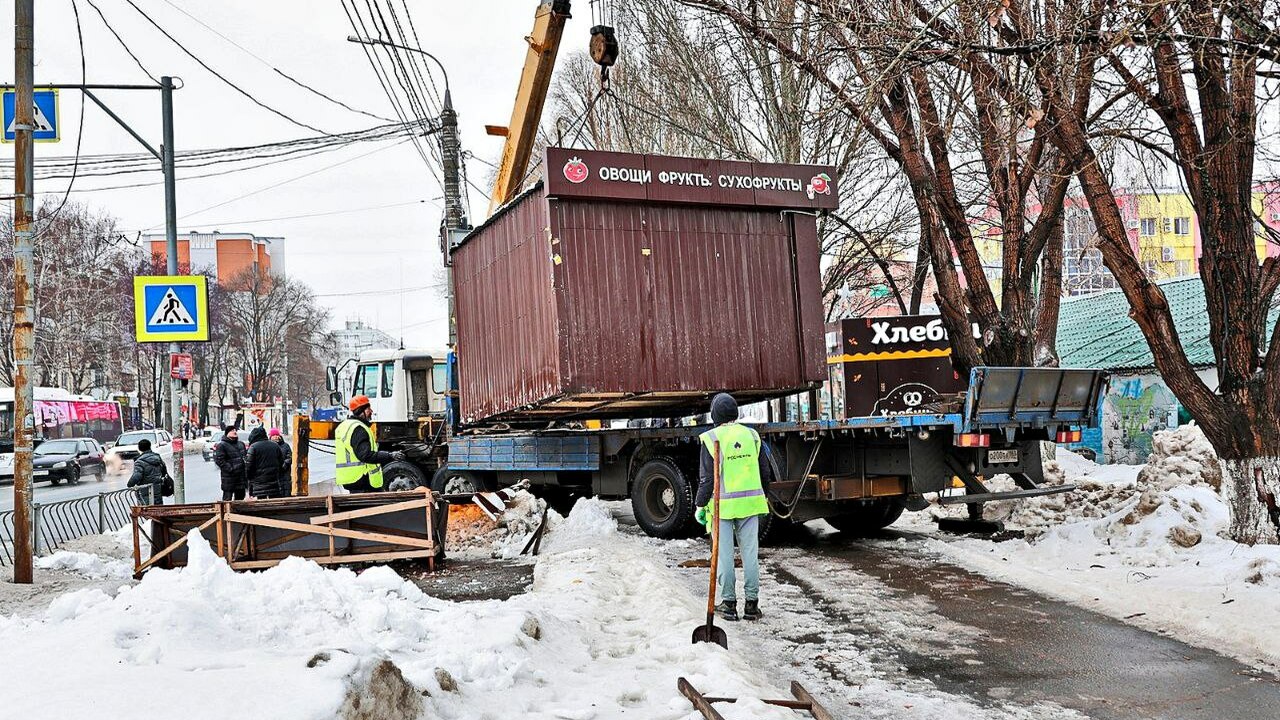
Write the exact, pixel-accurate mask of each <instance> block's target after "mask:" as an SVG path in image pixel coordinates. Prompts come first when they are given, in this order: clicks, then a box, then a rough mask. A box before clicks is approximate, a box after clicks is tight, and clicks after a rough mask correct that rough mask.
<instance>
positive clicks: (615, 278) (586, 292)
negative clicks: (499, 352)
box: [550, 200, 823, 394]
mask: <svg viewBox="0 0 1280 720" xmlns="http://www.w3.org/2000/svg"><path fill="white" fill-rule="evenodd" d="M550 206H551V212H550V215H551V225H552V231H553V233H555V235H556V236H557V237H558V238H559V239H560V241H561V242H560V245H559V253H560V256H561V257H562V259H563V261H562V263H561V264H559V265H558V266H556V267H555V269H554V273H555V278H556V289H557V292H558V301H559V316H560V318H561V325H560V333H561V355H560V357H561V360H560V362H561V368H562V371H563V374H564V377H565V380H566V390H567V391H568V392H570V393H573V394H591V393H635V392H693V393H705V392H707V391H714V390H719V389H729V390H779V389H786V388H800V387H803V386H805V385H806V384H807V383H808V382H810V381H820V380H821V379H822V378H823V362H822V348H821V342H822V332H821V322H822V318H821V308H820V303H819V302H818V297H817V296H818V285H817V281H818V278H817V277H816V270H817V264H816V260H817V245H816V237H815V236H813V235H810V238H811V243H804V242H801V243H800V245H802V246H803V245H808V244H811V245H812V248H811V250H812V252H808V250H809V249H810V248H808V247H806V248H804V250H803V251H802V252H801V254H802V255H807V256H811V257H803V258H801V261H800V262H794V261H793V258H794V257H795V254H794V253H795V252H796V250H800V249H801V248H798V247H793V243H792V230H791V224H792V222H793V220H795V219H798V220H799V222H800V223H801V224H804V223H809V224H812V221H813V219H812V218H811V217H809V216H803V215H801V216H795V215H784V214H780V213H778V212H776V211H759V210H751V209H741V208H731V207H724V206H719V207H706V208H703V207H692V206H674V205H664V206H652V205H636V204H625V203H618V202H608V201H574V200H552V201H551V203H550ZM810 261H812V262H810ZM809 266H812V267H809ZM804 270H809V271H812V272H810V273H807V274H812V275H814V277H811V278H810V277H803V274H798V272H800V271H804ZM804 295H813V303H811V304H810V303H806V302H804V301H803V300H802V299H801V298H802V297H803V296H804ZM806 333H808V334H809V336H810V337H806Z"/></svg>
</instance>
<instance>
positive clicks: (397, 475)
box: [382, 460, 431, 490]
mask: <svg viewBox="0 0 1280 720" xmlns="http://www.w3.org/2000/svg"><path fill="white" fill-rule="evenodd" d="M382 481H383V482H384V483H386V485H387V489H388V490H413V489H414V488H420V487H422V486H423V485H428V484H430V482H431V480H430V478H428V477H427V473H426V472H424V471H423V469H422V468H420V467H418V466H417V465H414V464H413V463H411V462H409V461H407V460H396V461H395V462H389V463H387V464H386V465H383V466H382Z"/></svg>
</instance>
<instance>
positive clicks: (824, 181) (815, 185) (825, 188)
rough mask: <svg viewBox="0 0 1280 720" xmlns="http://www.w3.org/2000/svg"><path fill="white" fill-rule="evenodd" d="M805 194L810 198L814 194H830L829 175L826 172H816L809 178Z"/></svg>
mask: <svg viewBox="0 0 1280 720" xmlns="http://www.w3.org/2000/svg"><path fill="white" fill-rule="evenodd" d="M804 191H805V194H806V195H808V196H809V199H810V200H812V199H813V197H814V196H815V195H830V194H831V176H830V175H828V174H826V173H818V174H817V175H814V176H813V177H812V178H810V179H809V186H808V187H806V188H805V190H804Z"/></svg>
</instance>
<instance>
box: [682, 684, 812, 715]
mask: <svg viewBox="0 0 1280 720" xmlns="http://www.w3.org/2000/svg"><path fill="white" fill-rule="evenodd" d="M676 688H677V689H679V690H680V694H681V695H684V696H685V697H687V698H689V702H691V703H693V707H694V709H696V710H697V711H698V712H700V713H702V717H704V718H706V719H707V720H724V716H723V715H721V714H720V713H719V712H717V711H716V709H715V708H714V707H712V703H721V702H723V703H733V702H737V701H738V698H730V697H710V696H707V695H703V694H702V693H700V692H698V689H697V688H695V687H694V686H693V685H692V684H690V682H689V681H688V680H685V679H684V678H680V679H678V680H677V681H676ZM791 694H792V695H793V696H795V699H794V700H764V699H762V700H761V701H760V702H762V703H764V704H766V705H776V706H778V707H784V708H790V709H792V710H803V711H805V712H808V713H809V714H810V715H811V716H813V717H814V718H817V720H835V716H834V715H832V714H831V713H830V711H828V710H827V709H826V708H825V707H823V706H822V705H820V704H819V703H818V701H817V700H814V699H813V696H812V695H810V694H809V691H808V690H805V689H804V686H802V685H801V684H800V683H798V682H796V681H794V680H792V681H791Z"/></svg>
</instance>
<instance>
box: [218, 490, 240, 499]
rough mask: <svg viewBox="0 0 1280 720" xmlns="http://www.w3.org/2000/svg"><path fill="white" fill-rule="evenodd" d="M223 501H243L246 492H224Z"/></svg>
mask: <svg viewBox="0 0 1280 720" xmlns="http://www.w3.org/2000/svg"><path fill="white" fill-rule="evenodd" d="M222 499H223V500H243V499H244V490H223V491H222Z"/></svg>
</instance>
